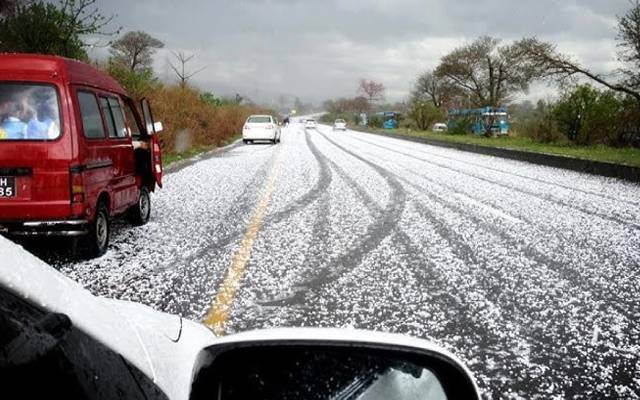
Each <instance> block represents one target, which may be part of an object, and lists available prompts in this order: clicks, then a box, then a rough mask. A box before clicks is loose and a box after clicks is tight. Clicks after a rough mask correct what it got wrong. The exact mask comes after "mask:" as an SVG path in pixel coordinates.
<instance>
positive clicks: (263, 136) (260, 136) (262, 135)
mask: <svg viewBox="0 0 640 400" xmlns="http://www.w3.org/2000/svg"><path fill="white" fill-rule="evenodd" d="M276 137H277V133H276V132H264V131H263V132H255V133H243V134H242V139H243V140H275V139H276Z"/></svg>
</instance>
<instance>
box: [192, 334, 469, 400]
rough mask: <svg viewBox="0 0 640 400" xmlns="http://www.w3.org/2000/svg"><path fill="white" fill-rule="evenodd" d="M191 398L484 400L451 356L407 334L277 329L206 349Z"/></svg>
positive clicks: (231, 338) (233, 338)
mask: <svg viewBox="0 0 640 400" xmlns="http://www.w3.org/2000/svg"><path fill="white" fill-rule="evenodd" d="M201 361H202V365H201V366H200V368H199V369H197V371H198V372H197V375H196V378H195V380H194V383H193V387H192V396H191V398H192V399H205V398H216V399H222V400H235V399H289V398H308V399H361V400H367V399H398V400H402V399H417V398H425V399H443V400H445V399H479V398H480V397H479V392H478V389H477V386H476V384H475V382H474V380H473V377H472V375H471V373H470V372H469V371H468V370H467V369H466V368H465V367H464V365H463V364H462V363H461V362H460V361H458V360H457V359H456V358H455V357H454V356H453V355H451V354H450V353H448V352H447V351H445V350H443V349H440V348H439V347H437V346H435V345H433V344H432V343H430V342H427V341H424V340H419V339H411V338H407V337H405V336H400V335H392V334H384V333H374V332H363V331H353V330H348V331H345V330H334V329H277V330H267V331H256V332H247V333H242V334H238V335H232V336H228V337H224V338H221V339H220V341H219V342H218V343H216V344H215V345H213V346H211V347H209V348H208V349H205V350H204V355H201Z"/></svg>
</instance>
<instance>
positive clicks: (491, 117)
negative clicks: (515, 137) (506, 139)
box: [447, 107, 509, 136]
mask: <svg viewBox="0 0 640 400" xmlns="http://www.w3.org/2000/svg"><path fill="white" fill-rule="evenodd" d="M462 123H464V124H466V125H467V126H466V127H465V129H467V130H469V131H470V132H472V133H474V134H476V135H486V134H487V130H490V133H491V134H495V135H498V136H504V135H508V134H509V113H508V112H507V109H506V108H505V107H482V108H458V109H453V110H449V122H448V124H447V125H448V128H449V131H451V130H454V129H456V128H458V126H459V124H462Z"/></svg>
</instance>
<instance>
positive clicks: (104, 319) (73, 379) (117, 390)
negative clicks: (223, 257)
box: [0, 236, 480, 400]
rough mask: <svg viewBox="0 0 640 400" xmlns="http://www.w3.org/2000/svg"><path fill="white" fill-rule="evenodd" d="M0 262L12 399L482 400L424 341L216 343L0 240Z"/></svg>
mask: <svg viewBox="0 0 640 400" xmlns="http://www.w3.org/2000/svg"><path fill="white" fill-rule="evenodd" d="M0 260H2V263H0V333H1V334H0V381H2V382H3V387H2V390H3V392H4V393H5V394H6V395H7V396H9V397H10V398H11V397H13V396H14V395H11V393H19V394H20V395H19V396H17V398H25V399H30V398H50V399H98V398H99V399H115V398H118V399H175V400H188V399H193V400H197V399H264V398H274V399H279V398H300V397H299V396H293V397H291V396H289V395H290V394H291V393H297V394H300V393H310V392H309V390H310V388H311V390H312V393H314V394H315V395H316V396H315V397H314V398H340V399H352V398H358V399H379V398H393V399H403V398H406V399H408V398H412V399H413V398H429V399H447V398H456V399H480V396H479V392H478V388H477V386H476V384H475V382H474V379H473V376H472V375H471V373H470V372H469V370H468V369H467V368H466V367H465V366H464V365H463V364H462V363H461V362H460V361H459V360H458V359H457V358H456V357H455V356H453V355H452V354H450V353H449V352H448V351H446V350H444V349H442V348H440V347H439V346H437V345H435V344H433V343H431V342H428V341H425V340H421V339H413V338H410V337H407V336H402V335H393V334H386V333H375V332H364V331H358V330H351V329H349V330H339V329H304V328H303V329H295V328H293V329H273V330H262V331H254V332H245V333H240V334H236V335H229V336H224V337H217V336H216V335H215V334H214V333H213V331H211V330H209V329H207V328H206V327H205V326H204V325H200V324H198V323H196V322H192V321H189V320H186V319H183V318H181V317H179V316H177V315H170V314H165V313H161V312H158V311H154V310H152V309H151V308H149V307H146V306H143V305H141V304H137V303H133V302H128V301H121V300H110V299H106V298H100V297H95V296H93V295H92V294H91V293H89V291H87V290H86V289H84V288H83V287H82V286H80V285H79V284H77V283H76V282H74V281H72V280H71V279H69V278H67V277H66V276H64V275H63V274H62V273H60V272H58V271H57V270H55V269H54V268H52V267H50V266H49V265H47V264H46V263H44V262H43V261H41V260H39V259H37V258H35V257H34V256H32V255H31V254H29V253H27V252H26V251H25V250H23V249H22V248H21V247H19V246H17V245H15V244H13V243H12V242H10V241H9V240H7V239H5V238H3V237H2V236H0ZM345 365H346V366H349V367H350V368H342V367H343V366H345ZM372 366H375V367H374V368H373V369H372ZM283 377H287V378H286V379H283ZM327 382H332V383H331V385H329V384H327ZM356 395H357V396H356ZM5 397H6V396H5ZM303 398H304V397H303Z"/></svg>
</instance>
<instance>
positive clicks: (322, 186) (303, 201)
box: [267, 131, 333, 223]
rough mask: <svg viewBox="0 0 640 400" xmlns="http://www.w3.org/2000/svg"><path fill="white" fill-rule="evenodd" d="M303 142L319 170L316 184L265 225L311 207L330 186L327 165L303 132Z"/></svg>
mask: <svg viewBox="0 0 640 400" xmlns="http://www.w3.org/2000/svg"><path fill="white" fill-rule="evenodd" d="M304 138H305V142H306V144H307V147H308V148H309V150H310V151H311V154H312V155H313V157H314V158H315V160H316V163H317V164H318V168H319V171H320V172H319V176H318V180H317V181H316V184H315V185H314V186H313V188H311V190H309V191H308V192H307V193H305V194H304V195H303V196H302V197H300V198H299V199H297V200H296V201H294V202H293V204H291V205H290V206H289V207H287V208H285V209H284V210H282V211H279V212H277V213H275V214H273V215H272V216H271V217H269V218H268V219H267V223H277V222H280V221H282V220H284V219H286V218H289V217H290V216H291V215H292V214H293V213H296V212H299V211H302V210H304V209H305V208H306V207H308V206H309V205H311V204H312V203H313V202H315V201H316V200H318V199H319V198H320V197H321V196H322V195H323V194H325V193H326V191H327V188H328V187H329V185H331V180H332V179H333V177H332V175H331V168H329V166H328V165H327V162H326V160H325V159H324V157H323V156H322V154H321V153H320V151H319V150H318V149H317V148H316V146H315V145H314V144H313V142H311V140H310V139H309V133H308V132H306V131H305V135H304Z"/></svg>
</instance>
